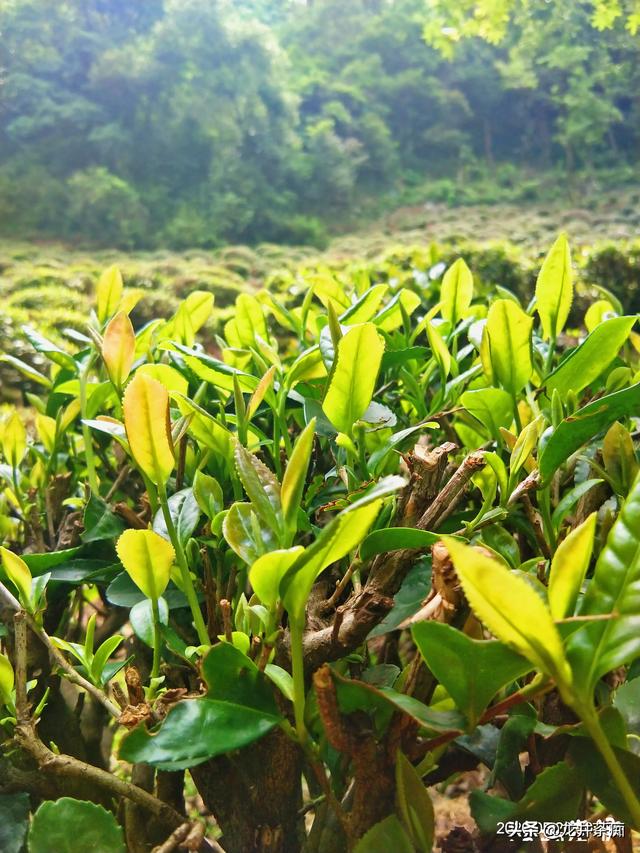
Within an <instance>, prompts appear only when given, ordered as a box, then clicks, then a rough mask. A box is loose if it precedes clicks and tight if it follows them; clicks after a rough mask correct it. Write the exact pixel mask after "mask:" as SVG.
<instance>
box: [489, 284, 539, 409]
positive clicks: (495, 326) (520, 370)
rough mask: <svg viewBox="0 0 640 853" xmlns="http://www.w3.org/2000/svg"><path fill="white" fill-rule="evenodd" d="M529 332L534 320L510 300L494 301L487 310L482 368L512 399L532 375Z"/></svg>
mask: <svg viewBox="0 0 640 853" xmlns="http://www.w3.org/2000/svg"><path fill="white" fill-rule="evenodd" d="M532 328H533V319H532V318H531V317H529V315H528V314H525V312H524V311H523V310H522V308H520V306H519V305H518V304H517V303H516V302H513V301H512V300H510V299H497V300H496V301H495V302H494V303H493V305H492V306H491V308H490V309H489V313H488V315H487V324H486V326H485V328H484V335H483V348H481V353H482V351H484V353H485V354H484V355H483V359H482V363H483V367H484V369H485V372H486V373H487V374H488V375H490V376H493V378H494V379H495V380H496V381H497V382H498V384H499V385H501V386H502V388H504V389H505V391H507V392H508V393H509V394H510V395H511V396H512V397H515V396H516V394H518V393H519V392H520V391H522V389H523V388H524V386H525V385H526V384H527V382H528V381H529V379H530V378H531V374H532V372H533V363H532V361H531V330H532ZM487 360H488V363H487Z"/></svg>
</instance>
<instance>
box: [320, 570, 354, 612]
mask: <svg viewBox="0 0 640 853" xmlns="http://www.w3.org/2000/svg"><path fill="white" fill-rule="evenodd" d="M361 565H362V563H361V562H360V560H357V559H356V560H353V562H352V563H351V565H350V566H349V568H348V569H347V571H346V572H345V573H344V575H343V576H342V577H341V578H340V580H339V581H338V583H337V584H336V588H335V590H334V591H333V593H332V594H331V597H330V598H328V599H327V600H326V601H325V602H324V603H323V604H322V607H321V609H322V610H323V611H325V612H327V613H328V612H329V610H333V608H334V607H335V606H336V604H337V603H338V601H340V596H341V595H342V593H343V592H344V591H345V589H346V587H347V584H348V583H349V581H350V580H351V578H352V577H353V573H354V572H356V571H357V570H358V569H359V568H360V566H361Z"/></svg>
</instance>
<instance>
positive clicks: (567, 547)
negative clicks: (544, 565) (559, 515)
mask: <svg viewBox="0 0 640 853" xmlns="http://www.w3.org/2000/svg"><path fill="white" fill-rule="evenodd" d="M596 520H597V513H595V512H592V513H591V515H590V516H589V517H588V518H587V520H586V521H584V522H583V523H582V524H581V525H579V527H576V528H574V529H573V530H572V531H571V532H570V533H569V534H568V536H567V537H566V538H565V539H564V540H563V541H562V542H561V543H560V544H559V545H558V547H557V548H556V552H555V554H554V555H553V560H552V561H551V571H550V573H549V607H550V608H551V615H552V616H553V618H554V619H564V618H565V617H566V616H571V615H573V611H574V608H575V606H576V601H577V600H578V593H579V592H580V588H581V586H582V583H583V581H584V579H585V577H586V575H587V569H588V568H589V562H590V560H591V554H592V552H593V540H594V536H595V533H596Z"/></svg>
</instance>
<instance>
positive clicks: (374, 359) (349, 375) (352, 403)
mask: <svg viewBox="0 0 640 853" xmlns="http://www.w3.org/2000/svg"><path fill="white" fill-rule="evenodd" d="M383 352H384V342H383V340H382V338H381V337H380V334H379V333H378V331H377V330H376V327H375V326H374V325H373V324H372V323H363V324H362V325H360V326H353V327H352V328H351V329H349V331H348V332H347V333H346V335H344V336H343V337H342V338H340V343H339V344H338V356H337V363H336V365H335V369H334V372H333V375H332V377H331V381H330V383H329V388H328V389H327V393H326V395H325V398H324V402H323V404H322V409H323V411H324V413H325V415H326V416H327V417H328V418H329V420H330V421H331V423H332V424H333V425H334V426H335V427H336V429H337V430H338V432H343V433H346V434H347V435H349V434H350V433H351V430H352V428H353V424H354V423H355V422H356V421H357V420H358V418H360V417H361V416H362V415H363V414H364V412H365V411H366V409H367V406H368V405H369V403H370V402H371V397H372V395H373V389H374V388H375V383H376V379H377V376H378V370H379V369H380V361H381V359H382V353H383Z"/></svg>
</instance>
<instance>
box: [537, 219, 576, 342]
mask: <svg viewBox="0 0 640 853" xmlns="http://www.w3.org/2000/svg"><path fill="white" fill-rule="evenodd" d="M572 301H573V275H572V271H571V252H570V251H569V241H568V240H567V235H566V234H560V236H559V237H558V239H557V240H556V241H555V243H554V244H553V246H552V247H551V249H550V251H549V254H548V255H547V257H546V258H545V259H544V263H543V264H542V268H541V270H540V273H539V275H538V281H537V282H536V310H537V312H538V315H539V316H540V322H541V323H542V334H543V335H544V338H545V339H546V340H550V341H555V340H556V338H557V337H558V335H559V334H560V332H561V331H562V330H563V329H564V324H565V323H566V322H567V317H568V316H569V311H570V310H571V303H572Z"/></svg>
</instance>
